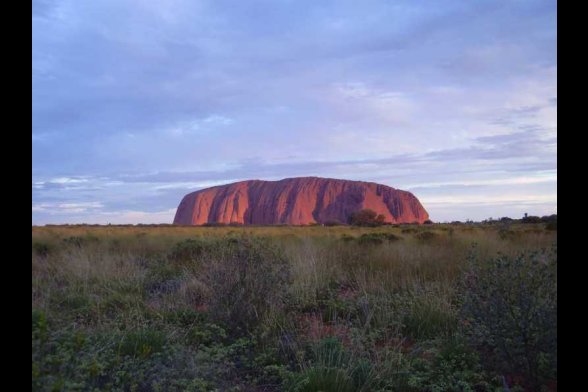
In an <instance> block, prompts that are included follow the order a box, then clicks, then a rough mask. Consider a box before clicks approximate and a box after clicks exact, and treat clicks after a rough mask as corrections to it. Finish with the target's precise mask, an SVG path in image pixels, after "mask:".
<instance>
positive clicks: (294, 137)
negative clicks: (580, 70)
mask: <svg viewBox="0 0 588 392" xmlns="http://www.w3.org/2000/svg"><path fill="white" fill-rule="evenodd" d="M260 20H263V22H264V23H259V21H260ZM497 20H500V23H499V24H498V23H496V21H497ZM32 22H33V37H32V38H33V39H32V41H33V42H32V43H33V52H32V56H33V61H32V81H33V91H32V94H33V96H32V98H33V106H32V111H33V113H32V122H33V130H32V149H33V179H32V191H33V203H34V204H35V205H37V206H41V205H44V203H53V204H51V205H57V204H76V203H91V202H93V201H95V200H100V202H101V203H102V204H103V208H102V211H101V212H104V213H113V214H115V213H117V212H122V211H127V212H128V211H143V212H145V213H148V214H155V213H157V212H158V211H167V209H169V208H173V207H175V206H176V205H177V203H178V200H179V198H181V196H182V195H183V193H185V192H187V191H190V190H192V189H193V190H195V189H197V188H199V187H201V186H208V185H209V184H219V183H223V182H229V181H233V180H242V179H250V178H262V179H264V178H265V179H280V178H284V177H291V176H302V175H321V176H327V177H339V178H349V179H362V180H372V181H383V182H384V183H387V184H389V185H392V186H395V187H406V186H410V185H414V184H431V183H440V184H446V185H445V188H448V187H452V186H453V187H454V188H453V190H454V191H456V192H458V191H459V192H468V190H467V189H469V190H471V189H472V187H474V186H478V185H471V184H476V183H482V182H484V183H486V184H488V185H487V186H485V187H484V189H485V191H486V190H488V189H494V190H498V189H500V190H501V191H503V190H504V189H503V187H505V186H513V187H517V191H522V190H523V188H525V187H526V189H529V190H533V191H536V192H540V193H541V194H551V193H552V191H551V190H550V189H549V187H548V185H551V186H552V188H553V185H554V184H553V182H545V183H542V184H543V185H545V186H544V187H542V188H533V187H534V186H537V183H509V181H518V180H516V179H521V178H537V177H538V176H539V174H540V173H542V172H551V173H555V172H556V170H557V162H556V146H557V91H556V90H557V89H556V87H557V61H556V60H557V59H556V38H557V35H556V7H555V4H554V3H550V2H541V1H534V0H533V1H525V2H468V3H464V2H459V1H453V0H444V1H443V2H441V3H439V4H435V5H428V6H425V5H423V4H419V3H417V2H412V1H395V2H389V1H384V0H369V1H365V2H355V1H337V2H332V1H326V2H311V1H301V2H290V1H286V2H283V1H281V2H267V1H261V0H259V1H257V0H255V1H250V2H247V3H246V4H245V3H243V4H242V3H239V2H234V1H225V0H219V1H199V2H193V1H188V0H178V1H174V2H132V1H126V0H123V1H114V0H105V1H101V2H90V3H80V2H75V1H69V0H55V1H47V0H35V1H33V15H32ZM64 179H67V180H64ZM448 184H454V185H448ZM457 184H470V185H464V186H463V187H462V188H460V189H458V188H457V187H458V186H459V185H457ZM468 186H469V188H468ZM441 188H442V187H437V190H438V191H439V192H441V190H439V189H441ZM445 188H443V189H445ZM419 191H421V190H419ZM422 191H426V190H424V189H422ZM550 192H551V193H550ZM551 206H552V207H553V208H556V205H554V204H553V203H552V204H551ZM79 208H84V207H79ZM86 208H87V207H86ZM501 208H503V206H502V207H501ZM439 211H441V210H439ZM444 211H448V210H444ZM40 213H41V211H34V212H33V220H34V221H44V219H46V216H48V212H47V211H44V212H43V213H44V214H45V215H41V214H40ZM70 216H71V218H72V219H74V218H75V219H77V218H76V217H75V216H74V215H73V214H72V215H70ZM96 216H98V215H96ZM124 216H127V217H129V216H130V215H124ZM160 216H161V217H162V218H163V216H164V215H160ZM60 217H63V218H64V219H66V218H67V215H66V214H65V213H63V214H61V215H60ZM96 219H98V218H96ZM133 219H134V218H133Z"/></svg>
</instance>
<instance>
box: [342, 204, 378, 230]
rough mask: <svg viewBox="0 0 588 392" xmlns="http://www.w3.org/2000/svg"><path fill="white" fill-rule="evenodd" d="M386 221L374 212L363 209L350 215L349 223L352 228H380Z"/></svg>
mask: <svg viewBox="0 0 588 392" xmlns="http://www.w3.org/2000/svg"><path fill="white" fill-rule="evenodd" d="M385 221H386V217H385V216H384V215H382V214H380V215H378V214H377V213H376V212H375V211H374V210H371V209H369V208H365V209H363V210H359V211H356V212H354V213H353V214H351V217H350V220H349V223H351V224H352V225H354V226H371V227H373V226H381V225H383V224H384V223H386V222H385Z"/></svg>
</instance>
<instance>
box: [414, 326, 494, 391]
mask: <svg viewBox="0 0 588 392" xmlns="http://www.w3.org/2000/svg"><path fill="white" fill-rule="evenodd" d="M427 354H428V356H429V357H430V358H422V357H417V358H416V359H415V360H413V362H412V363H411V367H410V370H411V371H410V375H409V376H408V380H407V386H408V388H406V389H407V390H409V391H411V390H412V391H447V392H465V391H468V392H474V391H488V392H490V391H496V390H497V389H498V388H497V386H498V385H490V384H489V383H488V381H487V379H488V377H487V375H486V374H485V372H484V370H483V368H482V366H481V364H480V358H479V355H478V353H476V352H475V351H474V350H472V349H471V348H470V347H469V346H468V345H467V342H465V341H463V340H462V339H461V338H460V337H452V338H449V339H447V340H445V341H443V342H442V343H441V346H440V347H438V348H437V347H435V348H433V349H432V350H429V351H428V353H427Z"/></svg>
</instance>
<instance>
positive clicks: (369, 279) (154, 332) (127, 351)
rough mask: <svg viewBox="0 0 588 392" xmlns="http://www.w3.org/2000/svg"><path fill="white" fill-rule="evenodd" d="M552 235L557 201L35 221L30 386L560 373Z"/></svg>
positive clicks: (260, 383)
mask: <svg viewBox="0 0 588 392" xmlns="http://www.w3.org/2000/svg"><path fill="white" fill-rule="evenodd" d="M555 219H556V217H555ZM556 248H557V221H556V220H555V221H554V220H553V218H551V219H547V220H540V219H537V220H529V221H524V220H508V219H503V220H497V221H489V222H481V223H473V222H469V223H467V224H465V223H457V222H456V223H452V224H449V223H447V224H437V223H435V224H422V225H414V224H411V225H408V224H403V225H383V226H378V227H361V226H347V225H333V226H323V225H310V226H208V227H207V226H204V227H202V226H201V227H188V226H173V225H159V226H149V225H137V226H132V225H128V226H88V225H64V226H51V225H48V226H44V227H33V228H32V338H33V339H32V347H33V350H32V386H33V390H46V391H65V390H67V391H70V390H72V391H73V390H79V391H103V390H104V391H106V390H108V391H282V390H283V391H504V390H510V391H552V390H557V371H556V369H557V362H556V357H557V328H556V312H557V286H556V280H557V257H556Z"/></svg>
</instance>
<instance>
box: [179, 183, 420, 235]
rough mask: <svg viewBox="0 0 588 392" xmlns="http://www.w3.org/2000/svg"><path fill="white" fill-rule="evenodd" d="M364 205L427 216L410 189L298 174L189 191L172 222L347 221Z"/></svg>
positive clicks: (407, 219) (393, 215)
mask: <svg viewBox="0 0 588 392" xmlns="http://www.w3.org/2000/svg"><path fill="white" fill-rule="evenodd" d="M364 208H369V209H372V210H374V211H375V212H376V213H378V214H382V215H384V216H385V217H386V222H389V223H412V222H418V223H423V222H424V221H425V220H427V219H429V214H428V213H427V211H425V209H424V208H423V206H422V205H421V203H420V202H419V200H418V199H417V198H416V197H415V196H414V195H413V194H412V193H410V192H406V191H401V190H398V189H394V188H391V187H389V186H386V185H381V184H376V183H373V182H363V181H347V180H335V179H330V178H319V177H299V178H287V179H284V180H280V181H260V180H250V181H242V182H236V183H233V184H227V185H221V186H215V187H212V188H207V189H201V190H199V191H196V192H192V193H189V194H187V195H186V196H184V198H183V199H182V201H181V203H180V205H179V207H178V209H177V211H176V216H175V218H174V224H179V225H202V224H205V223H225V224H229V223H240V224H246V225H247V224H256V225H273V224H289V225H305V224H311V223H325V222H328V221H339V222H341V223H348V221H349V218H350V216H351V214H352V213H353V212H355V211H358V210H361V209H364Z"/></svg>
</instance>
